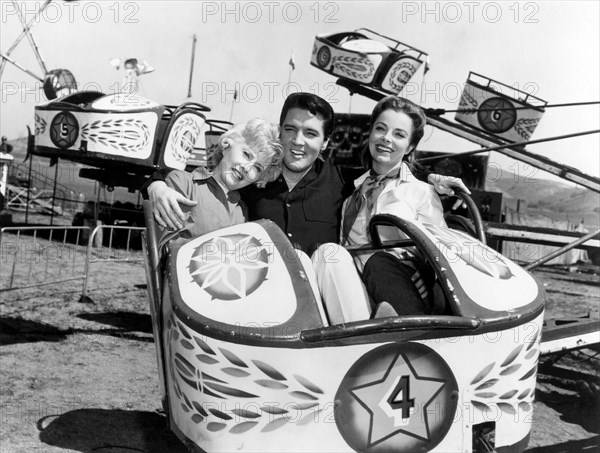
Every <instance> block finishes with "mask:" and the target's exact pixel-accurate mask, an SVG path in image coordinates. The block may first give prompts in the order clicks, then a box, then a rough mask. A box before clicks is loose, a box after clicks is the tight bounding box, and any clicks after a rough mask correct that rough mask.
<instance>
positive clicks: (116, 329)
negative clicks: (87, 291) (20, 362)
mask: <svg viewBox="0 0 600 453" xmlns="http://www.w3.org/2000/svg"><path fill="white" fill-rule="evenodd" d="M77 316H78V317H79V318H81V319H84V320H87V321H95V322H98V323H100V324H106V325H109V326H112V327H113V328H108V329H107V328H101V329H94V328H91V329H81V328H68V329H59V328H58V327H55V326H53V325H51V324H45V323H42V322H37V321H30V320H28V319H23V318H21V317H7V316H4V317H0V346H6V345H11V344H19V343H35V342H38V341H50V342H59V341H63V340H66V339H67V336H68V335H73V334H76V333H81V334H93V335H107V336H112V337H117V338H124V339H129V340H136V341H144V342H150V343H151V342H153V341H154V339H153V337H152V336H151V334H152V320H151V318H150V315H145V314H138V313H131V312H109V313H83V314H80V315H77ZM146 334H150V335H146Z"/></svg>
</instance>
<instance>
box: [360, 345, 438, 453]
mask: <svg viewBox="0 0 600 453" xmlns="http://www.w3.org/2000/svg"><path fill="white" fill-rule="evenodd" d="M399 356H402V358H403V359H404V363H406V365H407V366H408V367H409V369H410V372H411V374H412V375H413V376H414V377H415V378H416V380H418V381H432V382H439V383H441V384H442V385H440V387H439V388H438V389H437V390H436V391H435V392H434V393H433V394H432V395H431V397H430V398H429V400H427V402H426V403H425V404H424V405H423V409H422V411H421V412H422V417H423V418H424V423H425V430H426V432H427V437H422V436H419V435H418V434H415V433H413V432H410V431H407V430H406V429H405V428H403V427H401V428H398V429H396V430H394V431H392V432H390V433H389V434H388V435H386V436H383V437H381V438H380V439H376V440H375V441H374V440H373V425H374V424H375V418H376V417H375V415H376V414H375V413H374V412H373V411H372V410H371V409H370V406H369V405H368V404H367V403H365V402H364V401H363V400H361V399H360V397H359V396H358V395H357V394H356V393H355V391H356V390H360V389H363V388H367V387H372V386H377V385H379V384H383V383H384V382H385V381H386V380H387V379H388V378H389V374H390V373H391V371H392V369H394V366H395V364H396V362H397V361H398V358H399ZM446 382H447V381H446V380H445V379H440V378H432V377H421V376H419V374H418V373H417V371H416V370H415V368H414V367H413V365H412V364H411V363H410V361H409V360H408V358H407V357H406V355H405V354H404V353H402V352H397V353H396V355H395V357H394V358H393V359H392V360H391V362H390V365H389V366H388V368H387V370H386V371H385V373H384V375H383V376H382V378H381V379H378V380H375V381H372V382H369V383H367V384H362V385H359V386H357V387H354V388H352V389H349V390H348V391H349V392H350V394H351V395H352V397H353V398H354V399H355V400H356V401H358V403H359V404H360V405H361V406H362V407H363V408H364V409H365V410H366V411H367V412H368V413H369V417H370V419H371V420H370V423H369V436H368V444H367V448H371V447H374V446H375V445H377V444H380V443H381V442H384V441H385V440H387V439H389V438H390V437H393V436H395V435H396V434H398V433H402V434H405V435H407V436H411V437H414V438H416V439H419V440H422V441H425V442H427V441H429V437H430V433H429V419H428V417H427V407H428V406H429V405H430V404H431V403H432V402H433V400H434V399H435V397H436V396H437V395H438V394H439V393H440V392H441V391H442V389H443V388H444V386H445V385H446ZM396 391H397V386H394V391H393V393H392V395H393V396H395V395H396Z"/></svg>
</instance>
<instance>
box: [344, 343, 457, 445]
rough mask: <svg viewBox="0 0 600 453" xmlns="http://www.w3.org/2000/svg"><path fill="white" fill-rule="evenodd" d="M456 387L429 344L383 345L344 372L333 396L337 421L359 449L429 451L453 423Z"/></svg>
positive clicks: (445, 367)
mask: <svg viewBox="0 0 600 453" xmlns="http://www.w3.org/2000/svg"><path fill="white" fill-rule="evenodd" d="M457 390H458V389H457V384H456V380H455V379H454V376H453V375H452V373H451V372H450V369H449V367H448V365H447V364H446V363H445V362H444V361H443V359H442V358H441V357H440V356H439V355H437V354H436V353H435V352H434V351H433V350H432V349H430V348H428V347H426V346H424V345H421V344H418V343H405V344H398V345H393V344H392V345H386V346H383V347H380V348H378V349H376V350H374V351H371V352H370V353H367V354H365V355H364V356H363V357H362V358H361V359H359V361H358V362H356V363H355V364H354V366H353V367H352V368H351V370H350V371H349V372H348V373H347V375H346V377H345V378H344V380H343V381H342V384H341V386H340V389H339V390H338V395H337V397H336V400H338V399H339V401H340V403H341V404H340V407H339V411H338V412H337V413H336V423H337V424H338V429H340V432H341V433H342V436H344V438H345V440H346V441H347V442H348V443H349V444H350V446H351V447H353V448H354V449H356V450H357V451H369V452H392V451H403V452H413V451H414V452H416V451H429V449H431V448H433V447H434V446H435V445H436V444H437V443H438V442H439V441H440V440H441V439H442V438H443V437H444V435H445V433H446V432H447V431H448V429H449V428H450V425H451V424H452V419H453V416H454V412H455V411H456V405H457ZM338 397H339V398H338Z"/></svg>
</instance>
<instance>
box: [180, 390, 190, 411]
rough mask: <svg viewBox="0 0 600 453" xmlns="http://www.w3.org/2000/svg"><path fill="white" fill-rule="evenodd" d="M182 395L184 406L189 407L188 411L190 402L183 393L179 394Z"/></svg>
mask: <svg viewBox="0 0 600 453" xmlns="http://www.w3.org/2000/svg"><path fill="white" fill-rule="evenodd" d="M181 394H182V395H183V399H184V401H185V404H186V406H187V407H189V408H190V409H192V403H190V400H189V399H188V397H187V396H186V394H185V393H181Z"/></svg>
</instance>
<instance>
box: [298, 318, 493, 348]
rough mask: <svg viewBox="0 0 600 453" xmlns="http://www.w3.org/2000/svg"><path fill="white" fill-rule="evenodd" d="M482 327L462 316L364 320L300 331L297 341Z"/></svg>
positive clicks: (473, 319)
mask: <svg viewBox="0 0 600 453" xmlns="http://www.w3.org/2000/svg"><path fill="white" fill-rule="evenodd" d="M482 325H483V322H482V321H481V320H480V319H478V318H469V317H466V316H449V315H435V316H431V315H428V316H416V315H414V316H402V317H397V316H394V317H389V318H378V319H371V320H366V321H354V322H349V323H344V324H336V325H333V326H329V327H319V328H316V329H308V330H303V331H302V333H301V334H300V340H302V341H304V342H307V343H313V342H317V341H326V340H337V339H340V338H347V337H354V336H363V335H374V334H381V333H384V332H401V331H407V330H423V329H433V328H435V329H452V330H475V329H477V328H479V327H481V326H482Z"/></svg>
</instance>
